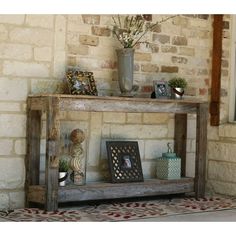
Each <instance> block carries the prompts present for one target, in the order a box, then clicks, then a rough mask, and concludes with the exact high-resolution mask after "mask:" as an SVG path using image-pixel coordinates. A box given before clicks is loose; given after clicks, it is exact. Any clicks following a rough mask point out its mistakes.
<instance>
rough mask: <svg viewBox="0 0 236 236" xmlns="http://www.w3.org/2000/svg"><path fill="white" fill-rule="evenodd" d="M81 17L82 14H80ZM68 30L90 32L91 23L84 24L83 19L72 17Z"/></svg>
mask: <svg viewBox="0 0 236 236" xmlns="http://www.w3.org/2000/svg"><path fill="white" fill-rule="evenodd" d="M80 17H81V16H80ZM67 30H68V32H79V33H81V34H90V33H91V25H87V24H84V23H83V22H82V19H80V18H77V19H70V17H69V20H68V21H67Z"/></svg>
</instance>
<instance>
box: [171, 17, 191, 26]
mask: <svg viewBox="0 0 236 236" xmlns="http://www.w3.org/2000/svg"><path fill="white" fill-rule="evenodd" d="M172 22H173V24H174V25H181V26H183V27H187V26H188V25H189V19H188V18H185V17H182V16H177V17H175V18H173V21H172Z"/></svg>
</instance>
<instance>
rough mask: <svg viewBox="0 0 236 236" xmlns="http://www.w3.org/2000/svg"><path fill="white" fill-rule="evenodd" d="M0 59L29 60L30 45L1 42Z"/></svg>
mask: <svg viewBox="0 0 236 236" xmlns="http://www.w3.org/2000/svg"><path fill="white" fill-rule="evenodd" d="M0 58H1V59H15V60H29V59H31V58H32V48H31V46H30V45H22V44H13V43H1V44H0Z"/></svg>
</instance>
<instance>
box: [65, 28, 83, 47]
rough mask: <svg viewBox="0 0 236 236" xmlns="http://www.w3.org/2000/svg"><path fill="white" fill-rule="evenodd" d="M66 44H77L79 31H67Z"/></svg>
mask: <svg viewBox="0 0 236 236" xmlns="http://www.w3.org/2000/svg"><path fill="white" fill-rule="evenodd" d="M66 37H67V44H78V42H79V37H80V33H79V32H74V31H73V32H68V33H67V36H66Z"/></svg>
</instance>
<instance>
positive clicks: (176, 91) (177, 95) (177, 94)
mask: <svg viewBox="0 0 236 236" xmlns="http://www.w3.org/2000/svg"><path fill="white" fill-rule="evenodd" d="M183 95H184V89H183V88H172V89H171V98H173V99H181V98H182V97H183Z"/></svg>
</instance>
